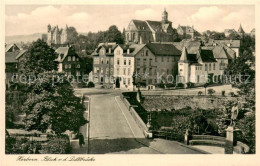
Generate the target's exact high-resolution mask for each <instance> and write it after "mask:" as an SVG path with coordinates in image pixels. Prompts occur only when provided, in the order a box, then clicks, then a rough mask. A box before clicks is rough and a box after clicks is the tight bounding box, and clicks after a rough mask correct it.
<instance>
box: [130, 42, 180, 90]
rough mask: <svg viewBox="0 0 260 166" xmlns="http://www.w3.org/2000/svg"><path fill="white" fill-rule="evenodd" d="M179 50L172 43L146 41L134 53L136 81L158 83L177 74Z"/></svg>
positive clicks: (144, 84) (143, 83)
mask: <svg viewBox="0 0 260 166" xmlns="http://www.w3.org/2000/svg"><path fill="white" fill-rule="evenodd" d="M180 55H181V52H180V51H179V50H178V49H177V48H176V47H175V46H174V45H173V44H160V43H148V44H146V45H145V46H144V47H143V48H142V49H141V50H140V51H139V52H138V53H136V55H135V73H136V74H137V78H136V82H137V83H138V82H139V83H140V84H141V85H143V86H147V85H155V84H160V83H161V82H163V81H165V80H166V79H167V76H168V77H171V78H170V79H173V78H174V77H175V76H176V75H177V74H178V69H177V67H178V60H179V58H180Z"/></svg>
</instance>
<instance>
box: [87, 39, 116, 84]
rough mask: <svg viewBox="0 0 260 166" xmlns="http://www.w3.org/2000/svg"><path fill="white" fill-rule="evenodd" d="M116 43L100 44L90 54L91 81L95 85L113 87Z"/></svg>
mask: <svg viewBox="0 0 260 166" xmlns="http://www.w3.org/2000/svg"><path fill="white" fill-rule="evenodd" d="M116 46H117V45H116V43H101V44H99V46H98V47H97V49H96V50H95V51H94V52H93V53H92V56H93V80H94V83H95V84H96V85H104V86H106V87H108V88H112V87H113V86H114V49H115V48H116Z"/></svg>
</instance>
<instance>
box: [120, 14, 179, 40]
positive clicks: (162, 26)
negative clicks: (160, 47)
mask: <svg viewBox="0 0 260 166" xmlns="http://www.w3.org/2000/svg"><path fill="white" fill-rule="evenodd" d="M176 35H177V31H176V29H174V28H173V27H172V22H171V21H169V20H168V13H167V11H166V10H165V9H164V11H163V13H162V20H161V21H151V20H145V21H142V20H131V21H130V23H129V25H128V27H127V29H126V30H125V40H126V43H138V44H145V43H150V42H173V41H174V38H175V36H176Z"/></svg>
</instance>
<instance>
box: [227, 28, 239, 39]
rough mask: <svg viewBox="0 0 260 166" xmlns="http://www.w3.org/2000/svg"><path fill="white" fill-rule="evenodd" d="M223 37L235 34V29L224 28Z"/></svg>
mask: <svg viewBox="0 0 260 166" xmlns="http://www.w3.org/2000/svg"><path fill="white" fill-rule="evenodd" d="M224 34H225V37H229V36H230V35H231V34H237V31H236V30H235V29H225V30H224Z"/></svg>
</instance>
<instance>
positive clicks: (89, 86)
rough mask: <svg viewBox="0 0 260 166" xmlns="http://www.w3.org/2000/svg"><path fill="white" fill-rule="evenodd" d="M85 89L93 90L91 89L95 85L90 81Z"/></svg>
mask: <svg viewBox="0 0 260 166" xmlns="http://www.w3.org/2000/svg"><path fill="white" fill-rule="evenodd" d="M87 87H88V88H93V87H95V84H94V83H93V82H92V81H90V82H88V85H87Z"/></svg>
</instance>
